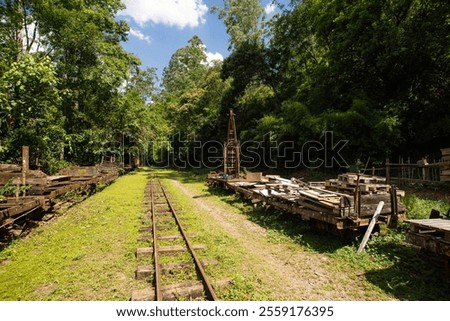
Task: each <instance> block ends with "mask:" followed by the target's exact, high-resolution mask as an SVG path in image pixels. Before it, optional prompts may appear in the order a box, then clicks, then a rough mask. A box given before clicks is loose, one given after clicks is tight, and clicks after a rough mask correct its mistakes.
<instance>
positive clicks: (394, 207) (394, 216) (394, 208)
mask: <svg viewBox="0 0 450 321" xmlns="http://www.w3.org/2000/svg"><path fill="white" fill-rule="evenodd" d="M390 194H391V195H390V196H391V214H390V215H389V216H388V219H387V226H388V227H389V228H394V227H396V226H397V222H398V204H397V187H396V186H391V190H390Z"/></svg>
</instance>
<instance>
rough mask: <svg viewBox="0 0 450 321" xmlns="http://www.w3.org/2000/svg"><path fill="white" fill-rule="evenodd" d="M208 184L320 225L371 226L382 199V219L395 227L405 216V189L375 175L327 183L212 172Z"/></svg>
mask: <svg viewBox="0 0 450 321" xmlns="http://www.w3.org/2000/svg"><path fill="white" fill-rule="evenodd" d="M208 184H209V185H212V186H221V187H222V188H226V189H231V190H233V191H235V192H237V193H239V194H242V195H243V197H244V198H245V199H248V200H250V201H251V202H252V203H253V204H255V205H257V204H263V205H264V206H268V207H273V208H275V209H278V210H282V211H285V212H288V213H291V214H296V215H300V216H301V218H302V220H305V221H313V222H315V223H316V224H319V226H320V227H331V226H334V228H335V229H337V230H357V229H358V228H362V227H365V226H368V225H369V223H370V220H371V219H372V217H373V215H374V213H375V210H376V207H377V205H378V203H379V202H380V201H383V202H384V206H383V208H382V211H381V215H380V218H379V220H380V221H385V222H386V223H387V224H388V225H390V226H392V225H394V224H395V223H396V222H397V220H398V219H402V218H404V216H405V206H404V205H403V204H402V203H401V200H400V196H401V195H404V194H403V191H399V190H397V189H396V187H395V186H391V185H387V184H385V179H384V178H381V177H375V176H368V175H359V174H351V173H349V174H342V175H339V176H338V178H337V179H332V180H327V181H325V182H310V183H306V182H303V181H301V180H297V179H290V180H289V179H284V178H281V177H280V176H278V175H267V176H263V175H262V174H261V173H250V174H247V176H246V177H241V178H232V179H229V178H228V177H227V176H226V175H225V176H224V175H223V174H217V173H214V172H212V173H210V174H209V175H208Z"/></svg>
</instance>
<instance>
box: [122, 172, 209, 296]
mask: <svg viewBox="0 0 450 321" xmlns="http://www.w3.org/2000/svg"><path fill="white" fill-rule="evenodd" d="M145 193H146V197H145V199H144V204H145V205H146V206H147V208H148V212H147V219H148V222H150V224H149V225H147V226H145V227H143V228H141V229H140V231H141V232H142V233H143V235H142V236H141V240H142V241H146V242H148V244H150V246H148V247H144V248H139V249H138V250H137V251H136V256H137V258H138V259H140V260H142V261H144V262H145V263H146V264H145V265H140V266H138V268H137V270H136V278H137V279H143V280H146V281H148V282H150V283H151V284H152V286H151V287H149V288H146V289H143V290H137V291H134V292H133V294H132V298H131V299H132V300H133V301H146V300H150V301H153V300H156V301H167V300H178V299H187V300H209V301H215V300H217V296H216V294H215V291H214V288H213V286H212V284H211V282H210V280H209V278H208V276H207V274H206V273H205V269H204V266H206V265H209V264H217V262H215V261H205V260H200V258H199V256H198V254H197V253H196V251H197V250H201V249H204V248H205V246H204V245H201V244H197V245H194V244H193V243H192V241H191V239H192V238H195V235H193V234H189V233H187V232H186V230H185V228H184V226H183V225H182V223H181V221H180V217H179V215H178V214H177V210H176V208H175V206H174V205H173V204H172V202H171V200H170V196H169V195H168V193H167V191H166V190H165V188H164V186H163V185H162V184H161V182H160V181H159V180H155V179H151V180H149V182H148V183H147V187H146V191H145ZM148 263H151V264H148Z"/></svg>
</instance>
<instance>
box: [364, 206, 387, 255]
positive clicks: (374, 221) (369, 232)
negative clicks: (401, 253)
mask: <svg viewBox="0 0 450 321" xmlns="http://www.w3.org/2000/svg"><path fill="white" fill-rule="evenodd" d="M383 206H384V202H383V201H380V203H378V206H377V209H376V210H375V214H374V215H373V217H372V219H371V220H370V224H369V227H368V228H367V231H366V234H364V237H363V240H362V242H361V244H360V245H359V248H358V253H361V252H362V251H364V248H365V247H366V244H367V241H368V240H369V237H370V234H371V233H372V230H373V228H374V227H375V223H376V222H377V220H378V217H379V216H380V213H381V210H382V209H383Z"/></svg>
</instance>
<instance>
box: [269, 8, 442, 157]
mask: <svg viewBox="0 0 450 321" xmlns="http://www.w3.org/2000/svg"><path fill="white" fill-rule="evenodd" d="M449 12H450V6H448V3H447V2H446V1H434V2H433V3H430V2H428V1H421V0H405V1H375V0H365V1H357V2H354V1H347V0H337V1H331V2H329V1H328V2H326V1H322V0H305V1H301V2H294V6H293V7H292V9H291V10H289V11H285V12H284V14H283V15H282V16H281V17H280V18H279V19H278V20H277V21H276V22H274V23H273V28H272V29H271V31H272V34H273V36H272V38H271V43H270V44H271V46H270V50H271V53H270V61H271V66H273V69H274V71H275V72H274V75H275V76H276V79H277V92H278V93H279V95H280V97H282V98H283V99H295V100H297V101H299V102H301V103H304V104H306V106H307V107H308V109H309V110H310V112H311V113H312V114H313V115H314V116H315V117H317V120H318V121H319V122H321V123H323V124H325V129H327V130H333V131H334V132H335V134H336V135H337V136H339V137H341V138H344V139H348V140H350V144H351V145H352V153H353V151H354V153H353V155H352V158H353V159H357V158H358V157H360V156H361V155H365V157H368V156H371V157H375V158H378V159H382V158H383V157H384V156H385V155H386V154H391V153H393V152H395V151H399V149H400V148H405V149H407V150H409V149H410V148H411V143H412V142H414V144H415V146H416V147H419V148H420V149H422V151H419V150H417V149H416V150H415V151H412V153H414V152H416V153H420V152H424V151H423V150H428V151H430V150H432V149H435V150H436V149H438V148H442V147H445V146H446V145H445V139H447V141H448V138H449V137H450V132H449V128H450V127H449V126H447V125H448V121H449V114H448V112H445V110H446V109H447V107H446V106H447V105H448V101H449V98H450V97H449V96H448V95H447V93H448V91H446V90H442V88H443V87H442V86H448V83H449V81H450V77H449V73H448V71H449V70H450V61H449V60H448V48H449V45H450V43H449V41H450V39H449V38H448V36H447V35H448V33H449V31H450V30H449V25H448V23H446V22H445V21H447V19H448V18H446V17H448V14H449ZM432 20H433V21H434V23H432V22H431V21H432ZM445 84H447V85H445ZM431 93H433V94H431ZM419 115H420V116H419ZM432 119H433V120H432ZM429 124H433V126H432V127H431V126H430V125H429ZM434 124H438V125H434ZM445 124H446V125H445ZM444 127H445V129H444ZM445 137H446V138H445ZM414 156H417V155H414Z"/></svg>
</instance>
